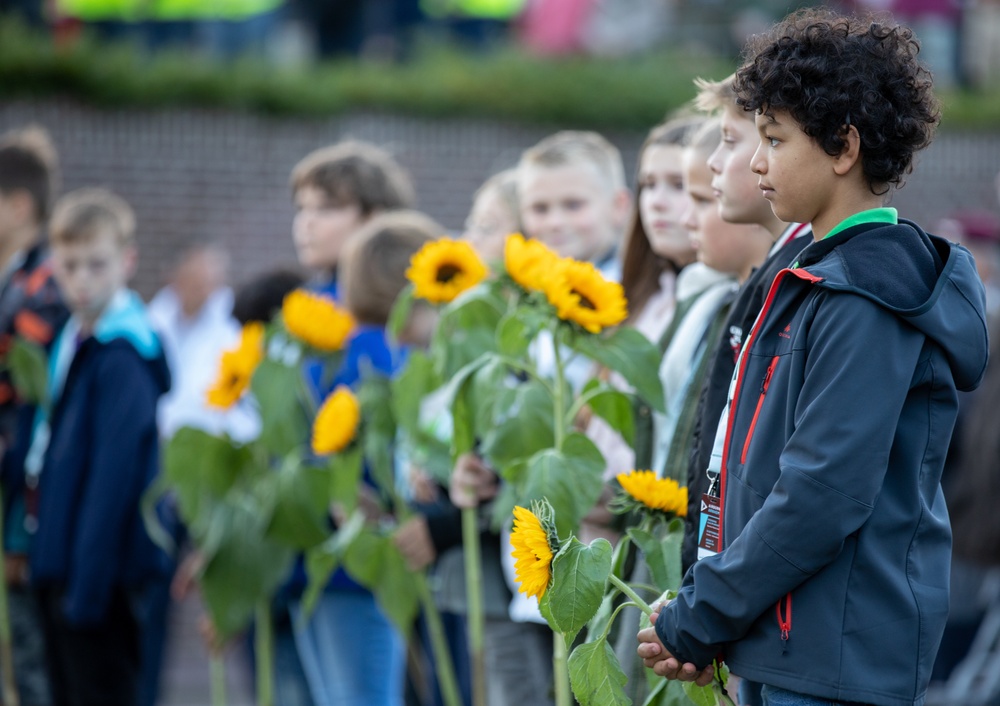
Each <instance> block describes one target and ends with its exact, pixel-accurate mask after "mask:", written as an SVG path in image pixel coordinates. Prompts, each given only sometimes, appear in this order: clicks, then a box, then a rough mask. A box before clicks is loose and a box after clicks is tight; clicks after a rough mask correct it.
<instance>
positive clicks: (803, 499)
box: [656, 221, 988, 706]
mask: <svg viewBox="0 0 1000 706" xmlns="http://www.w3.org/2000/svg"><path fill="white" fill-rule="evenodd" d="M984 309H985V307H984V291H983V286H982V283H981V282H980V280H979V278H978V276H977V274H976V271H975V267H974V263H973V259H972V257H971V255H970V254H969V252H968V251H967V250H965V249H964V248H962V247H960V246H958V245H955V244H952V243H949V242H947V241H945V240H943V239H941V238H937V237H934V236H929V235H927V234H926V233H924V232H923V231H922V230H920V229H919V228H918V227H917V226H915V225H913V224H911V223H908V222H905V221H903V222H901V223H900V224H898V225H885V224H872V223H868V224H861V225H857V226H854V227H851V228H848V229H846V230H844V231H843V232H841V233H838V234H836V235H834V236H832V237H830V238H827V239H825V240H822V241H819V242H816V243H813V244H811V245H809V246H808V247H807V248H806V249H805V250H804V251H803V252H802V253H801V255H800V257H799V267H798V268H796V269H786V270H783V271H782V272H780V273H779V274H778V275H777V276H776V278H775V280H774V283H773V284H772V286H771V290H770V292H769V293H768V297H767V299H766V300H765V303H764V308H763V310H762V312H761V315H760V316H759V318H758V320H757V322H756V323H755V325H754V328H753V330H752V332H751V333H750V335H749V337H748V339H747V342H746V345H745V346H744V350H743V353H742V354H741V357H740V360H739V362H738V364H737V369H736V375H735V376H734V383H733V388H732V390H733V391H732V402H731V404H730V407H729V416H728V421H727V426H726V436H725V445H724V447H723V451H722V467H721V468H722V502H723V508H722V517H723V527H722V534H723V546H724V547H725V549H724V551H722V552H721V553H719V554H717V555H714V556H710V557H708V558H705V559H702V560H701V561H699V562H698V563H696V564H695V565H694V566H693V567H692V568H691V570H690V571H688V573H687V575H686V576H685V579H684V582H683V585H682V587H681V590H680V593H679V595H678V597H677V600H676V601H674V602H673V603H671V604H670V605H669V606H668V607H667V608H665V609H664V610H663V611H662V612H661V615H660V618H659V621H658V622H657V624H656V629H657V634H658V635H659V637H660V639H661V640H662V641H663V643H664V645H665V646H666V647H667V649H668V650H670V652H671V653H672V654H674V655H676V656H677V657H679V658H680V659H682V660H684V661H690V662H693V663H695V664H696V665H699V666H701V667H704V666H705V665H707V664H709V663H711V661H712V659H713V658H714V657H715V656H716V655H717V654H719V653H720V652H721V653H724V655H725V659H726V662H727V664H728V665H729V667H730V668H731V669H732V671H733V673H734V674H738V675H740V676H742V677H745V678H748V679H752V680H754V681H757V682H761V683H764V684H771V685H774V686H777V687H780V688H784V689H789V690H792V691H796V692H801V693H805V694H809V695H812V696H817V697H820V698H826V699H831V700H840V701H859V702H863V703H868V704H879V705H884V706H896V705H900V706H901V705H902V704H921V703H923V701H924V695H925V692H926V688H927V683H928V681H929V678H930V673H931V666H932V665H933V662H934V656H935V654H936V652H937V648H938V644H939V642H940V639H941V634H942V632H943V630H944V624H945V620H946V618H947V614H948V582H949V566H950V554H951V531H950V527H949V521H948V514H947V510H946V509H945V503H944V497H943V495H942V492H941V485H940V480H941V471H942V467H943V464H944V459H945V454H946V452H947V449H948V443H949V440H950V438H951V433H952V428H953V426H954V423H955V417H956V413H957V409H958V405H957V395H956V389H959V390H968V389H971V388H974V387H975V386H976V385H978V384H979V381H980V380H981V378H982V376H983V373H984V370H985V367H986V359H987V350H988V345H987V338H986V321H985V314H984Z"/></svg>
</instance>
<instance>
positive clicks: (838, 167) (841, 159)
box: [833, 125, 861, 176]
mask: <svg viewBox="0 0 1000 706" xmlns="http://www.w3.org/2000/svg"><path fill="white" fill-rule="evenodd" d="M843 139H844V149H843V150H841V152H840V154H839V155H837V156H836V157H835V158H834V161H833V171H834V173H835V174H836V175H837V176H844V175H845V174H847V173H848V172H849V171H851V169H852V168H854V165H855V164H857V163H859V162H860V161H861V134H860V133H859V132H858V129H857V128H856V127H854V126H853V125H848V126H846V131H845V132H844V135H843Z"/></svg>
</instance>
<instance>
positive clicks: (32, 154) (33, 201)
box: [0, 127, 68, 706]
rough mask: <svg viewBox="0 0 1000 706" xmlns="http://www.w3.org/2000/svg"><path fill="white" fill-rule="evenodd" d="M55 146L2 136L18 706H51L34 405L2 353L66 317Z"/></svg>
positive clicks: (1, 265) (6, 457)
mask: <svg viewBox="0 0 1000 706" xmlns="http://www.w3.org/2000/svg"><path fill="white" fill-rule="evenodd" d="M57 161H58V160H57V158H56V152H55V148H54V147H53V145H52V142H51V140H50V139H49V136H48V133H46V132H45V131H44V130H42V129H41V128H38V127H29V128H24V129H21V130H15V131H11V132H8V133H5V134H4V135H2V136H0V272H2V273H3V274H2V275H0V341H2V343H0V457H2V469H3V470H2V477H3V504H4V505H3V518H4V526H3V538H4V547H3V548H4V552H5V555H4V558H5V566H4V580H5V581H6V582H7V590H8V608H9V614H10V622H11V632H12V639H13V642H14V644H16V645H17V649H16V650H14V676H15V679H16V683H17V689H18V692H19V694H20V697H21V703H22V704H24V706H45V705H46V704H48V703H50V701H51V696H50V695H49V684H48V681H49V680H48V675H47V673H46V669H45V646H44V641H43V634H42V629H41V623H40V617H39V615H38V606H37V604H36V602H35V596H34V594H33V593H32V592H31V591H30V590H29V588H28V579H29V572H28V544H29V539H30V537H29V532H28V528H27V527H25V499H26V496H27V495H32V494H33V492H34V491H33V490H30V491H29V489H28V488H27V487H26V486H25V476H24V454H25V453H26V451H27V447H28V445H29V444H30V437H31V420H32V418H33V417H34V414H35V408H34V406H33V405H32V404H31V403H29V402H27V401H25V400H23V399H21V398H20V396H19V395H18V393H17V390H16V389H15V388H14V386H13V384H12V382H11V380H10V376H9V373H8V372H7V370H6V363H7V349H8V348H9V346H10V344H11V341H12V339H14V338H15V337H20V338H22V339H24V340H26V341H30V342H32V343H35V344H37V345H40V346H42V347H43V348H46V349H47V348H48V347H49V345H50V344H51V343H52V338H53V336H54V335H55V333H56V332H57V331H58V330H59V329H60V328H61V327H62V325H63V323H64V322H65V321H66V317H67V316H68V312H67V311H66V307H65V305H64V304H63V302H62V298H61V296H60V295H59V290H58V287H57V286H56V283H55V279H54V278H53V277H52V263H51V260H50V258H49V254H48V249H47V248H46V247H45V244H44V242H43V240H44V238H43V232H42V231H43V224H44V223H45V220H46V219H47V218H48V216H49V212H50V210H51V202H52V199H54V198H55V191H56V182H57V181H58V171H59V168H58V164H57Z"/></svg>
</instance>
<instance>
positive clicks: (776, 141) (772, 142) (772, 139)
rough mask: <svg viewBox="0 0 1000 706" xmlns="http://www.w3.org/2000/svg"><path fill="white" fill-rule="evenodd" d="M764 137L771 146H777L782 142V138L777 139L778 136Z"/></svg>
mask: <svg viewBox="0 0 1000 706" xmlns="http://www.w3.org/2000/svg"><path fill="white" fill-rule="evenodd" d="M764 139H765V140H767V144H769V145H770V146H771V147H777V146H778V144H779V143H780V142H781V140H779V139H777V138H776V137H765V138H764Z"/></svg>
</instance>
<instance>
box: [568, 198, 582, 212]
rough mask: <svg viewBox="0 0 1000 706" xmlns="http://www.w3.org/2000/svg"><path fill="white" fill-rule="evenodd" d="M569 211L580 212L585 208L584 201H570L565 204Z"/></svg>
mask: <svg viewBox="0 0 1000 706" xmlns="http://www.w3.org/2000/svg"><path fill="white" fill-rule="evenodd" d="M564 206H565V207H566V210H567V211H579V210H580V209H581V208H583V201H582V200H580V199H570V200H568V201H566V203H565V204H564Z"/></svg>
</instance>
